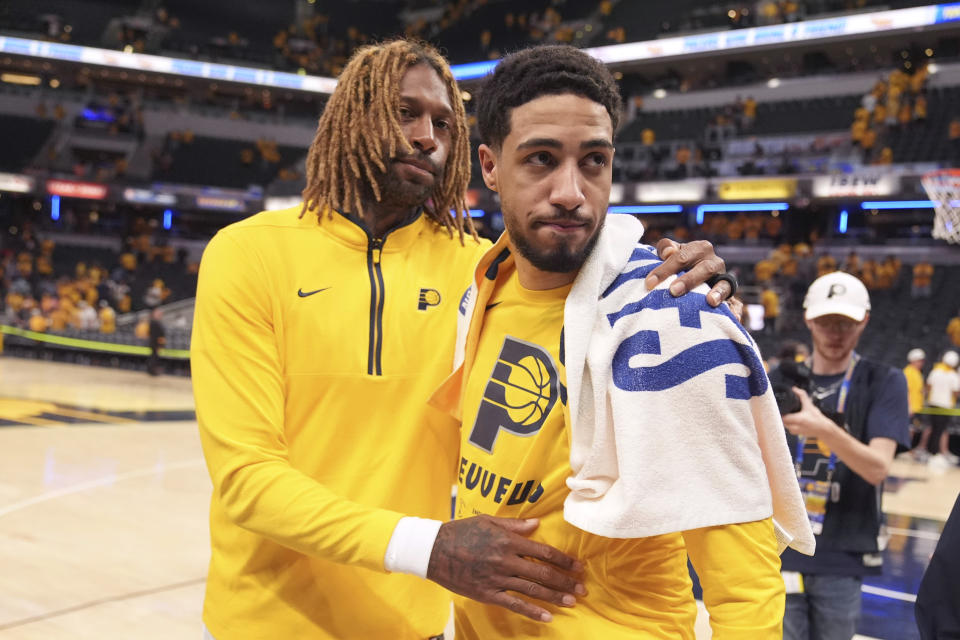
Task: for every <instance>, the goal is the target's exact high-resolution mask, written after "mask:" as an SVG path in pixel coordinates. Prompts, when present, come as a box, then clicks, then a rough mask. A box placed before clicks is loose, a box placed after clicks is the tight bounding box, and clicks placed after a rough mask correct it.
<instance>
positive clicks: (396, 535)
mask: <svg viewBox="0 0 960 640" xmlns="http://www.w3.org/2000/svg"><path fill="white" fill-rule="evenodd" d="M442 524H443V522H442V521H440V520H429V519H427V518H414V517H405V518H400V521H399V522H397V526H396V528H394V530H393V535H392V536H390V544H388V545H387V553H386V555H385V556H384V558H383V567H384V568H385V569H386V570H387V571H391V572H394V573H408V574H410V575H413V576H419V577H421V578H426V577H427V568H428V567H429V565H430V554H431V553H432V552H433V543H434V542H436V540H437V534H438V533H439V532H440V525H442Z"/></svg>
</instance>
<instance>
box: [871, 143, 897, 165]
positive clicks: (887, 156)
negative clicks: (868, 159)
mask: <svg viewBox="0 0 960 640" xmlns="http://www.w3.org/2000/svg"><path fill="white" fill-rule="evenodd" d="M873 164H876V165H887V164H893V149H891V148H890V147H884V148H883V149H881V150H880V155H879V156H877V159H876V160H874V161H873Z"/></svg>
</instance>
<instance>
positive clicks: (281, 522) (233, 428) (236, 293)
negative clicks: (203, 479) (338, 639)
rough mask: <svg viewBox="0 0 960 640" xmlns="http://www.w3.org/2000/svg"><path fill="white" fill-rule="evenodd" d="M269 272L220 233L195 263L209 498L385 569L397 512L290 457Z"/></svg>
mask: <svg viewBox="0 0 960 640" xmlns="http://www.w3.org/2000/svg"><path fill="white" fill-rule="evenodd" d="M268 274H269V271H268V270H267V269H266V268H264V266H263V264H262V263H261V262H260V259H259V257H258V256H257V255H256V253H255V252H253V251H251V250H249V249H246V248H244V247H242V246H241V245H240V244H239V243H238V242H237V241H236V240H235V239H234V238H232V237H230V236H229V235H226V234H224V233H220V234H218V235H217V236H216V237H215V238H214V239H213V240H212V241H211V242H210V244H209V245H208V246H207V249H206V251H205V252H204V256H203V260H202V262H201V267H200V276H199V282H198V286H197V300H196V310H195V316H194V324H193V337H192V340H191V353H190V363H191V368H192V376H193V389H194V396H195V400H196V407H197V421H198V423H199V425H200V440H201V444H202V445H203V452H204V456H205V457H206V461H207V467H208V469H209V472H210V477H211V479H212V481H213V491H214V501H215V502H217V501H219V503H220V505H221V506H222V508H223V511H224V512H225V513H226V515H227V517H228V518H229V519H230V521H231V522H233V523H235V524H236V525H238V526H240V527H242V528H244V529H247V530H249V531H252V532H254V533H256V534H259V535H261V536H264V537H267V538H269V539H271V540H273V541H275V542H278V543H279V544H282V545H284V546H287V547H290V548H291V549H294V550H296V551H299V552H301V553H304V554H308V555H313V556H319V557H323V558H326V559H327V560H331V561H334V562H341V563H346V564H356V565H359V566H363V567H366V568H368V569H373V570H376V571H384V567H383V560H384V554H385V553H386V549H387V545H388V543H389V541H390V536H391V535H392V533H393V529H394V527H395V526H396V524H397V521H398V520H399V519H400V518H401V516H402V514H400V513H396V512H393V511H388V510H384V509H373V508H367V507H364V506H361V505H359V504H356V503H354V502H351V501H349V500H347V499H345V498H342V497H340V496H338V495H337V494H335V493H333V492H332V491H330V490H329V489H328V488H327V487H325V486H324V485H323V484H320V483H319V482H317V481H316V480H314V479H313V478H311V477H309V476H307V475H306V474H304V473H302V472H300V471H298V470H297V469H295V468H294V467H293V466H291V464H290V462H289V459H288V455H287V446H286V438H285V434H284V428H285V425H284V405H285V400H286V399H285V397H284V380H283V375H282V364H281V359H280V348H279V343H278V333H279V334H281V335H282V332H277V331H275V327H274V319H275V318H276V317H277V315H276V314H275V311H274V308H273V307H274V304H273V300H274V299H275V291H274V290H273V289H274V287H272V286H271V279H270V277H269V275H268ZM317 393H322V390H318V391H317ZM341 426H342V425H330V428H331V429H336V428H340V427H341Z"/></svg>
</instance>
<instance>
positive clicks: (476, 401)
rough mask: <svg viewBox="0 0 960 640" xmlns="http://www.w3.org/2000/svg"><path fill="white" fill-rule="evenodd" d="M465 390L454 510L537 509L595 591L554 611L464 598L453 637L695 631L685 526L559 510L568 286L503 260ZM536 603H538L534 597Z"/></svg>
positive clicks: (545, 536) (564, 459)
mask: <svg viewBox="0 0 960 640" xmlns="http://www.w3.org/2000/svg"><path fill="white" fill-rule="evenodd" d="M501 272H502V273H501V274H500V276H499V277H498V280H499V286H498V290H497V291H496V292H495V293H494V294H493V296H492V298H491V299H490V301H489V303H488V304H487V311H486V314H485V317H484V324H483V333H482V335H481V337H480V341H479V345H478V350H477V356H476V359H475V361H474V366H473V367H472V368H471V369H470V370H469V371H466V372H465V375H466V376H467V380H466V387H465V393H464V396H463V399H462V400H463V404H462V407H463V422H462V426H461V458H460V466H459V474H458V493H457V506H456V517H457V518H466V517H470V516H473V515H476V514H487V515H494V516H503V517H511V518H517V517H519V518H528V517H529V518H540V526H539V528H538V529H537V530H536V531H535V532H534V534H533V535H532V536H531V537H532V538H533V539H535V540H539V541H542V542H545V543H547V544H550V545H552V546H554V547H557V548H559V549H560V550H562V551H564V552H567V553H569V554H571V555H573V556H575V557H577V558H578V559H579V560H580V561H581V562H583V564H584V566H585V568H586V569H585V574H584V576H583V578H584V585H585V586H586V589H587V595H586V596H584V597H582V598H580V599H579V602H578V603H577V605H576V607H574V608H572V609H567V608H559V607H551V606H549V605H548V606H547V608H548V609H549V610H550V611H551V613H552V614H553V616H554V620H553V622H552V623H549V624H544V623H539V622H534V621H532V620H528V619H527V618H524V617H521V616H520V615H518V614H515V613H512V612H510V611H507V610H505V609H501V608H499V607H494V606H489V605H483V604H480V603H477V602H473V601H470V600H466V599H464V598H457V599H456V602H455V609H456V628H457V638H508V637H509V638H522V637H533V636H536V637H543V638H561V637H562V638H604V639H605V640H608V639H614V640H615V639H618V638H637V637H644V638H691V639H692V638H693V637H694V636H693V623H694V619H695V617H696V608H695V604H694V601H693V597H692V594H691V582H690V578H689V575H688V573H687V556H686V551H685V549H684V543H683V538H682V536H681V535H680V534H679V533H675V534H668V535H663V536H656V537H651V538H644V539H629V540H615V539H610V538H603V537H600V536H596V535H593V534H589V533H586V532H584V531H581V530H580V529H577V528H576V527H574V526H573V525H571V524H568V523H567V522H566V521H565V520H564V519H563V502H564V499H565V498H566V496H567V493H568V492H569V490H568V489H567V487H566V484H565V481H566V478H567V477H568V476H569V475H570V462H569V459H570V442H569V435H568V430H567V429H566V427H565V417H564V412H565V404H566V392H565V388H564V379H565V376H564V370H563V362H562V358H561V353H562V347H561V341H562V331H563V309H564V300H565V298H566V295H567V293H568V292H569V289H570V287H569V286H567V287H563V288H560V289H553V290H547V291H531V290H528V289H524V288H523V287H522V286H521V285H520V283H519V281H518V278H517V275H516V272H515V271H514V270H512V269H501ZM538 604H539V603H538Z"/></svg>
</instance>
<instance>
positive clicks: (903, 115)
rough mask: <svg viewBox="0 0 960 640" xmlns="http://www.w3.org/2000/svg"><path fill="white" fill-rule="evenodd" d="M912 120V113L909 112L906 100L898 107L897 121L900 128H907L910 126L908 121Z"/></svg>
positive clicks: (908, 104)
mask: <svg viewBox="0 0 960 640" xmlns="http://www.w3.org/2000/svg"><path fill="white" fill-rule="evenodd" d="M912 119H913V112H912V111H911V110H910V103H909V102H907V101H906V100H904V101H903V104H901V105H900V110H899V111H897V121H898V122H899V123H900V126H903V127H905V126H907V125H908V124H910V120H912Z"/></svg>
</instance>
